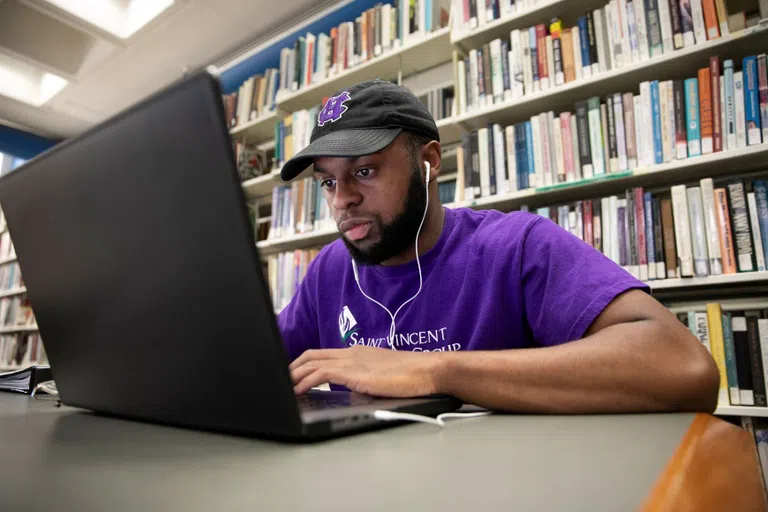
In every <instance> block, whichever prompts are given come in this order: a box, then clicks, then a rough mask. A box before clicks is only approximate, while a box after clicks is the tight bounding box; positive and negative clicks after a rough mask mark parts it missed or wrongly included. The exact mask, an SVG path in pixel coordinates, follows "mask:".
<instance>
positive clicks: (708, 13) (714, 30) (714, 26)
mask: <svg viewBox="0 0 768 512" xmlns="http://www.w3.org/2000/svg"><path fill="white" fill-rule="evenodd" d="M701 4H702V7H703V9H704V25H705V26H706V29H707V39H717V38H718V37H720V26H719V24H718V23H717V10H716V9H715V0H702V2H701Z"/></svg>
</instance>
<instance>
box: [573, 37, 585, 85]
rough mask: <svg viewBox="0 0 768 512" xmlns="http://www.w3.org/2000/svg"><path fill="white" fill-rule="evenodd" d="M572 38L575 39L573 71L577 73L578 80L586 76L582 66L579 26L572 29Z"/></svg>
mask: <svg viewBox="0 0 768 512" xmlns="http://www.w3.org/2000/svg"><path fill="white" fill-rule="evenodd" d="M571 38H572V39H573V69H574V71H575V72H576V80H578V79H580V78H582V77H583V76H584V73H583V66H582V64H581V36H579V27H578V25H574V26H573V28H571Z"/></svg>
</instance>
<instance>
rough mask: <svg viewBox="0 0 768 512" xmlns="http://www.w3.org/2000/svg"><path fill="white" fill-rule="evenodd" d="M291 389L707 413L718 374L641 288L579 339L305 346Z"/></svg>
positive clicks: (525, 407)
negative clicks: (483, 346) (480, 346)
mask: <svg viewBox="0 0 768 512" xmlns="http://www.w3.org/2000/svg"><path fill="white" fill-rule="evenodd" d="M291 375H292V377H293V380H294V384H295V387H296V391H297V392H298V393H303V392H305V391H307V390H308V389H310V388H311V387H313V386H316V385H318V384H321V383H324V382H331V383H333V384H339V385H342V386H346V387H348V388H349V389H351V390H353V391H359V392H363V393H369V394H372V395H379V396H397V397H407V396H419V395H426V394H431V393H445V394H450V395H453V396H456V397H458V398H460V399H462V400H463V401H464V402H467V403H473V404H477V405H480V406H483V407H487V408H490V409H493V410H500V411H519V412H550V413H612V412H644V411H649V412H650V411H713V410H714V409H715V407H716V405H717V404H716V402H717V391H718V384H719V378H720V377H719V374H718V371H717V367H716V366H715V363H714V361H713V360H712V358H711V357H710V355H709V353H708V352H707V350H706V349H705V348H704V347H703V346H702V345H701V343H699V341H698V340H697V339H696V338H695V337H694V336H693V335H692V334H691V333H690V331H688V330H687V329H686V328H685V327H684V326H683V325H682V324H681V323H680V322H678V321H677V319H676V318H675V317H674V316H673V315H672V314H671V313H670V312H669V311H667V310H666V309H665V308H664V307H663V306H662V305H661V304H659V303H658V302H657V301H655V300H654V299H653V298H651V297H649V296H648V295H647V294H645V293H644V292H642V291H639V290H630V291H628V292H626V293H624V294H622V295H620V296H618V297H617V298H616V299H614V300H613V301H612V302H611V303H610V304H609V305H608V306H607V307H606V308H605V309H604V310H603V311H602V313H601V314H600V315H599V316H598V317H597V318H596V320H595V321H594V322H593V323H592V325H591V326H590V328H589V329H588V330H587V332H586V335H585V337H584V338H583V339H580V340H577V341H574V342H570V343H564V344H562V345H557V346H552V347H543V348H531V349H514V350H500V351H477V352H436V353H412V352H403V353H401V352H394V351H391V350H382V349H376V348H365V347H353V348H350V349H335V350H310V351H307V352H305V353H304V354H303V355H302V356H301V357H299V358H298V359H297V360H296V361H294V362H293V363H292V364H291Z"/></svg>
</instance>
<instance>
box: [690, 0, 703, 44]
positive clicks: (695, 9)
mask: <svg viewBox="0 0 768 512" xmlns="http://www.w3.org/2000/svg"><path fill="white" fill-rule="evenodd" d="M688 1H689V2H690V5H691V17H692V19H693V35H694V37H695V39H696V44H701V43H705V42H706V41H707V26H706V24H705V22H704V7H703V6H702V5H701V0H688Z"/></svg>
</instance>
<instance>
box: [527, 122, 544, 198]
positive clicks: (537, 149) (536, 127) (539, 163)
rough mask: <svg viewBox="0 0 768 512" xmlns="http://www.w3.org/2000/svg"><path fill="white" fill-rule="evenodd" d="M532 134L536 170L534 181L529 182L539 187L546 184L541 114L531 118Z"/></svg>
mask: <svg viewBox="0 0 768 512" xmlns="http://www.w3.org/2000/svg"><path fill="white" fill-rule="evenodd" d="M531 136H532V137H533V162H534V164H533V166H534V169H535V171H536V172H535V174H534V175H533V178H534V179H533V183H529V185H531V186H533V187H535V188H538V187H543V186H544V161H543V159H542V155H541V124H539V116H533V117H532V118H531Z"/></svg>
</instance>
